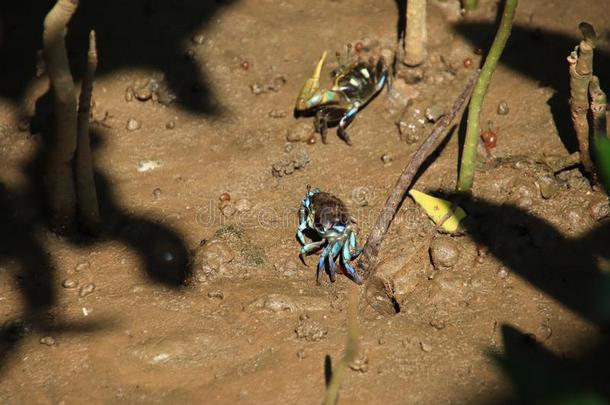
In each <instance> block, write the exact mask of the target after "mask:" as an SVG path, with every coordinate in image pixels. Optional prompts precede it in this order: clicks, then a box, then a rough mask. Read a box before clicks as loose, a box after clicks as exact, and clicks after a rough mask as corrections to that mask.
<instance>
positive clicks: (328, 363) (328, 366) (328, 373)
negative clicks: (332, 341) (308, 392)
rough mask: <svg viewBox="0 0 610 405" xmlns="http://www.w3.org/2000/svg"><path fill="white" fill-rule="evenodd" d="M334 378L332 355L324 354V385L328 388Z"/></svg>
mask: <svg viewBox="0 0 610 405" xmlns="http://www.w3.org/2000/svg"><path fill="white" fill-rule="evenodd" d="M332 379H333V361H332V360H331V358H330V355H328V354H327V355H326V356H324V385H325V386H326V387H327V388H328V385H329V384H330V380H332Z"/></svg>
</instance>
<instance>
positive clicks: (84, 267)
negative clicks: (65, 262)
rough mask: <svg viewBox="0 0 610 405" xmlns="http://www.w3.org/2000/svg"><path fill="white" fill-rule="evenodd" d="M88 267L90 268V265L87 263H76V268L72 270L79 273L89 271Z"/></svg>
mask: <svg viewBox="0 0 610 405" xmlns="http://www.w3.org/2000/svg"><path fill="white" fill-rule="evenodd" d="M90 267H91V263H89V262H88V261H84V262H80V263H78V264H77V265H76V267H75V268H74V270H76V272H81V271H85V270H89V268H90Z"/></svg>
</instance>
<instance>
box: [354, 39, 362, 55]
mask: <svg viewBox="0 0 610 405" xmlns="http://www.w3.org/2000/svg"><path fill="white" fill-rule="evenodd" d="M363 49H364V44H363V43H362V41H358V42H356V43H355V44H354V51H356V53H360V52H362V50H363Z"/></svg>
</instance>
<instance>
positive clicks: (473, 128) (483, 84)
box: [457, 0, 518, 193]
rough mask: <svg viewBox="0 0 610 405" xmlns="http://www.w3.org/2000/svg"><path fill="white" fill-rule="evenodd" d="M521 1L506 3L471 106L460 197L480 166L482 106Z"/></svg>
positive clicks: (469, 108)
mask: <svg viewBox="0 0 610 405" xmlns="http://www.w3.org/2000/svg"><path fill="white" fill-rule="evenodd" d="M517 3H518V0H506V3H505V4H504V11H503V12H502V20H501V21H500V27H499V28H498V32H497V33H496V37H495V38H494V41H493V44H492V45H491V49H490V50H489V54H488V55H487V58H486V59H485V63H484V64H483V68H482V69H481V74H480V76H479V79H478V80H477V83H476V85H475V88H474V91H473V93H472V97H471V99H470V104H469V105H468V125H467V128H466V139H465V142H464V149H463V152H462V161H461V164H460V173H459V177H458V184H457V191H458V192H459V193H469V192H470V189H471V188H472V184H473V182H474V169H475V165H476V150H477V144H478V142H479V119H480V114H481V105H482V104H483V99H484V98H485V94H486V93H487V89H488V88H489V82H490V80H491V75H492V74H493V72H494V70H495V69H496V65H497V64H498V60H499V59H500V56H501V55H502V51H503V50H504V47H505V46H506V42H507V41H508V38H509V37H510V31H511V28H512V25H513V18H514V16H515V9H516V8H517Z"/></svg>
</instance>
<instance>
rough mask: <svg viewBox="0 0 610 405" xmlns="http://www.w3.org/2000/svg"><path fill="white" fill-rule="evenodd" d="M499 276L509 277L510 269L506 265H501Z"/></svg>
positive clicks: (502, 277)
mask: <svg viewBox="0 0 610 405" xmlns="http://www.w3.org/2000/svg"><path fill="white" fill-rule="evenodd" d="M498 277H500V278H501V279H505V278H506V277H508V271H507V270H506V268H505V267H500V270H498Z"/></svg>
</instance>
